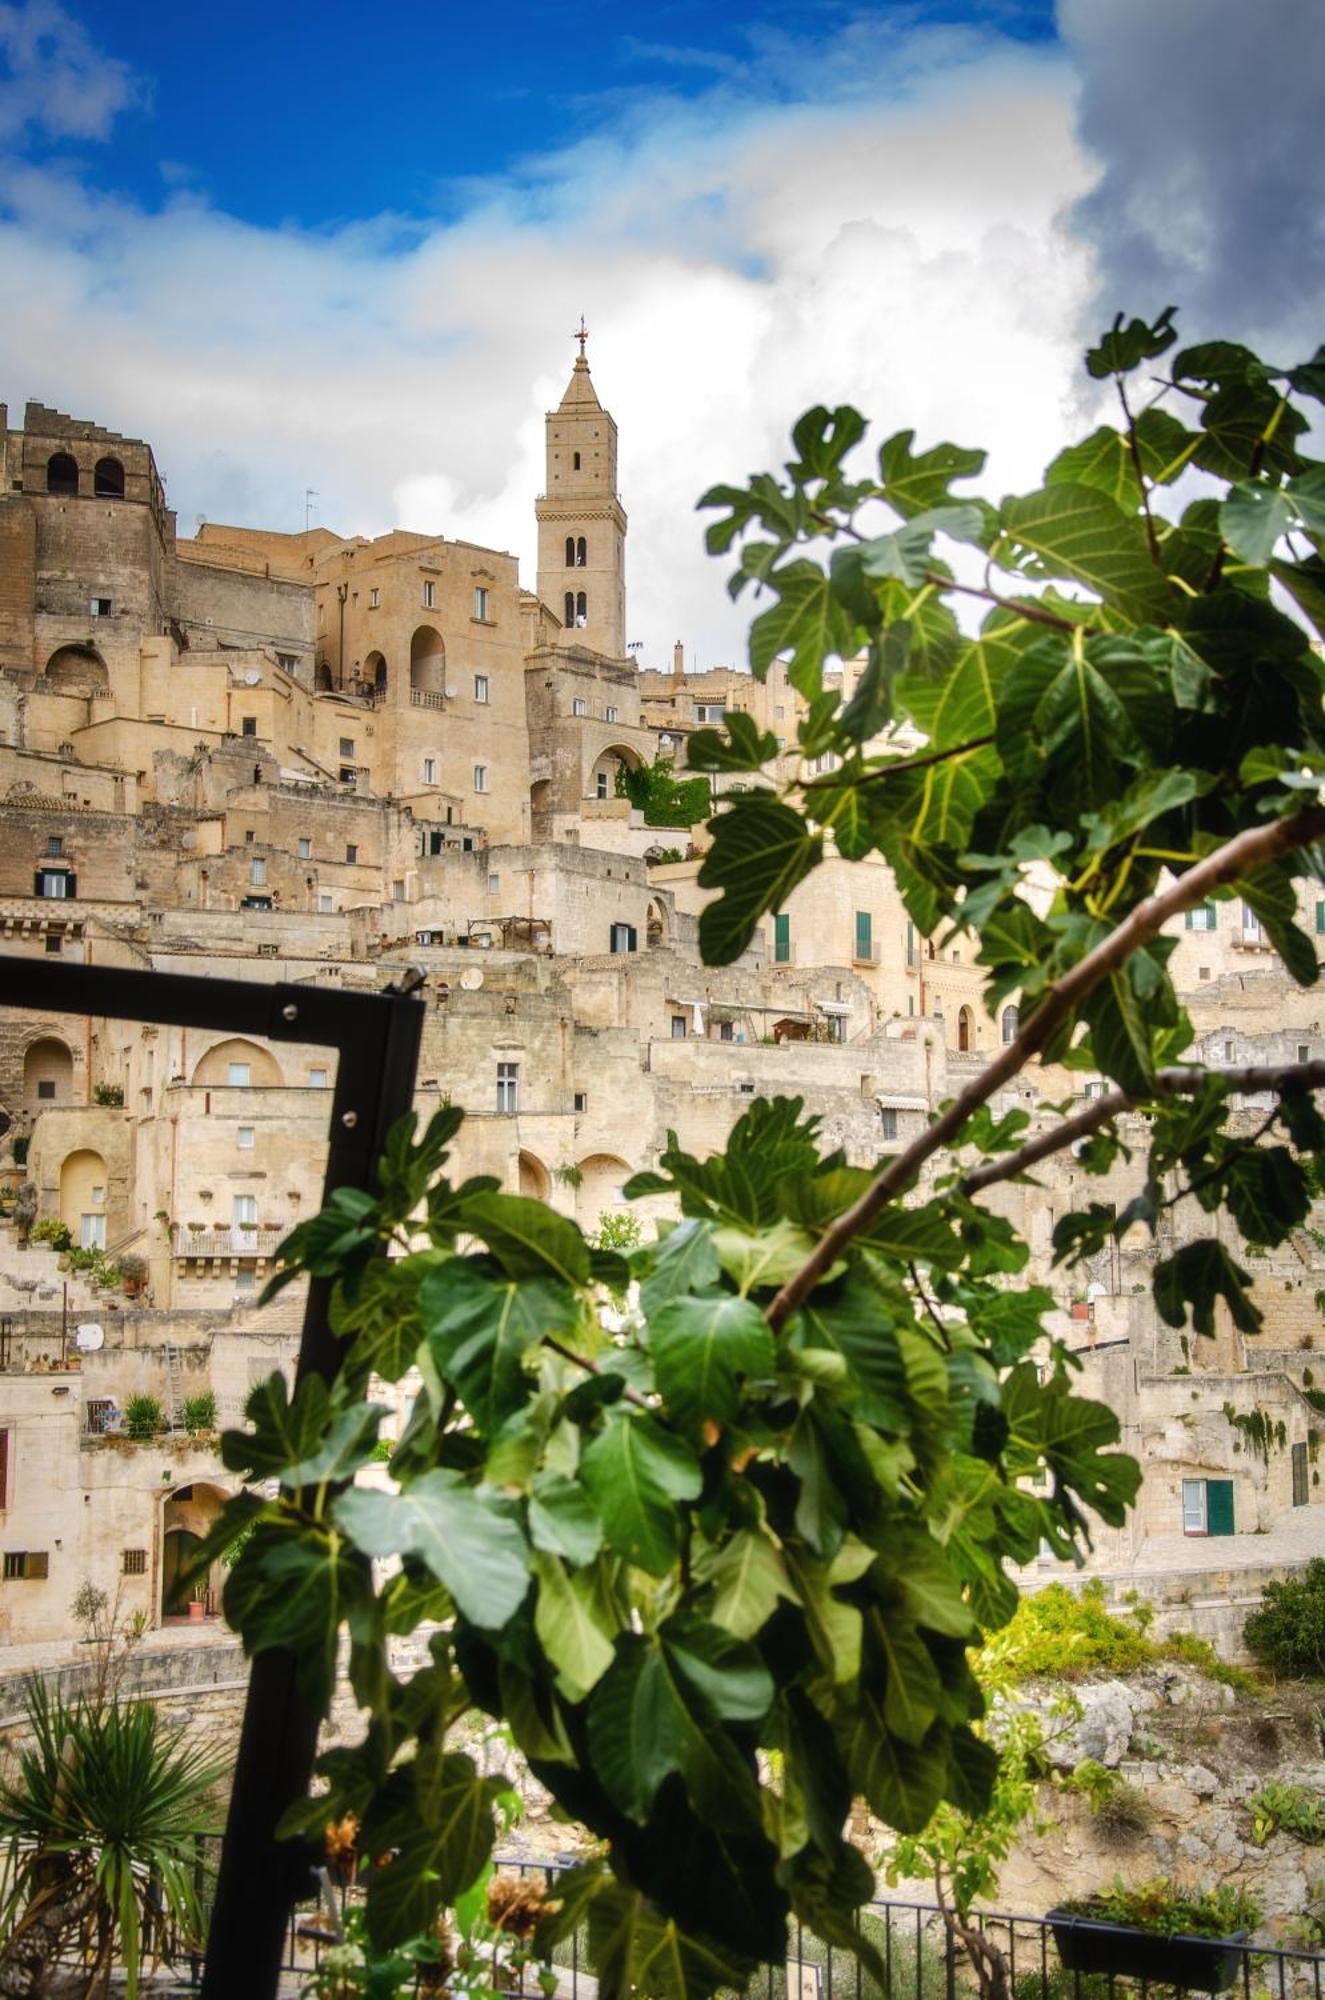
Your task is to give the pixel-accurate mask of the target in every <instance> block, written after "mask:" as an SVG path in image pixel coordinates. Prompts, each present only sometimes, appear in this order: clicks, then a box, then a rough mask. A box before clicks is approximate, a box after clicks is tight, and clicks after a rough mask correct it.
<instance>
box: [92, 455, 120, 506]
mask: <svg viewBox="0 0 1325 2000" xmlns="http://www.w3.org/2000/svg"><path fill="white" fill-rule="evenodd" d="M92 491H93V493H94V494H95V495H96V497H97V499H98V500H122V499H123V498H124V467H123V466H122V465H121V464H120V461H119V460H118V458H99V459H98V460H97V463H96V467H95V469H94V471H93V474H92Z"/></svg>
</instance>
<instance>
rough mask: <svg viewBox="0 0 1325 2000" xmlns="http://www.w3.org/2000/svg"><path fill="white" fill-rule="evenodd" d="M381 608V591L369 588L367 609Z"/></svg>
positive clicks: (376, 609)
mask: <svg viewBox="0 0 1325 2000" xmlns="http://www.w3.org/2000/svg"><path fill="white" fill-rule="evenodd" d="M381 608H382V593H381V591H380V590H376V589H374V590H370V591H369V593H368V609H369V610H370V611H380V610H381Z"/></svg>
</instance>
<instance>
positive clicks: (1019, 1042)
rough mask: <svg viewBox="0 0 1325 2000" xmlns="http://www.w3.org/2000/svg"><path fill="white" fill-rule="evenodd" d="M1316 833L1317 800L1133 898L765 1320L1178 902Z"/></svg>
mask: <svg viewBox="0 0 1325 2000" xmlns="http://www.w3.org/2000/svg"><path fill="white" fill-rule="evenodd" d="M1322 836H1325V806H1319V805H1316V806H1308V807H1306V808H1305V810H1303V811H1302V812H1299V813H1295V814H1294V815H1293V816H1292V817H1291V818H1288V819H1279V820H1273V821H1271V823H1270V824H1269V825H1268V826H1255V827H1250V828H1248V829H1247V831H1246V832H1245V833H1239V834H1235V835H1234V837H1233V839H1232V840H1229V841H1226V842H1225V843H1224V845H1223V846H1222V847H1219V848H1216V849H1215V851H1214V853H1213V854H1208V855H1207V856H1206V858H1205V860H1204V861H1198V862H1197V863H1196V866H1195V867H1194V868H1189V869H1188V870H1187V872H1186V874H1184V875H1180V876H1179V877H1178V879H1177V880H1176V881H1175V882H1173V883H1171V884H1170V885H1169V887H1168V888H1166V889H1163V890H1160V891H1158V892H1157V893H1156V894H1155V895H1153V896H1147V897H1146V898H1145V899H1144V901H1142V902H1140V903H1138V904H1137V906H1136V908H1135V909H1134V910H1132V911H1131V913H1130V914H1129V915H1128V916H1127V917H1125V918H1124V919H1123V921H1122V923H1121V924H1119V926H1118V928H1117V929H1116V930H1115V931H1113V932H1111V933H1110V935H1109V936H1108V937H1107V938H1105V939H1104V941H1103V942H1102V943H1101V944H1098V945H1096V947H1095V949H1094V951H1091V952H1088V953H1087V954H1086V956H1085V958H1083V959H1080V960H1079V961H1078V962H1077V964H1076V965H1074V966H1071V967H1070V968H1069V969H1068V971H1066V972H1065V973H1064V974H1063V975H1062V977H1061V978H1060V979H1059V980H1057V981H1056V982H1055V984H1054V985H1052V986H1051V987H1050V988H1049V990H1048V991H1047V993H1046V994H1045V996H1044V998H1043V1000H1042V1001H1041V1002H1040V1005H1039V1006H1038V1007H1037V1008H1036V1010H1035V1012H1034V1014H1032V1016H1031V1018H1030V1020H1029V1021H1028V1022H1027V1023H1026V1025H1025V1027H1024V1028H1023V1029H1022V1030H1021V1031H1020V1033H1019V1034H1018V1035H1017V1036H1016V1038H1015V1040H1013V1041H1011V1042H1009V1043H1008V1044H1007V1045H1006V1047H1004V1048H1002V1049H1000V1051H999V1053H998V1054H997V1055H996V1056H995V1057H994V1058H993V1060H992V1062H990V1063H988V1064H987V1065H986V1067H985V1068H984V1069H983V1070H982V1071H981V1072H980V1075H979V1076H977V1077H974V1078H972V1080H971V1082H970V1083H968V1084H967V1086H966V1088H965V1090H963V1091H962V1092H961V1093H960V1094H959V1095H958V1096H957V1097H956V1098H954V1100H953V1102H952V1103H951V1104H950V1105H949V1106H948V1108H947V1110H946V1111H942V1112H940V1113H939V1115H938V1117H937V1118H935V1119H934V1121H933V1122H932V1124H930V1125H928V1126H926V1128H925V1130H924V1131H923V1132H922V1133H920V1135H919V1136H918V1137H917V1138H915V1139H913V1140H912V1141H911V1143H910V1145H909V1146H906V1147H904V1148H903V1150H902V1151H901V1152H900V1153H898V1154H896V1155H895V1156H894V1157H893V1159H891V1160H890V1161H889V1162H888V1165H887V1166H886V1167H884V1168H883V1170H882V1172H880V1173H879V1174H877V1175H876V1176H875V1178H874V1180H873V1181H872V1182H871V1183H870V1185H869V1187H867V1188H866V1190H865V1192H864V1194H863V1195H861V1197H860V1199H859V1200H858V1201H855V1202H853V1203H852V1205H851V1207H850V1208H848V1209H847V1210H846V1211H845V1213H843V1214H842V1215H839V1216H838V1218H837V1220H836V1221H835V1222H834V1223H833V1224H832V1226H831V1227H830V1228H829V1229H826V1230H825V1231H824V1233H823V1235H822V1236H821V1237H820V1239H819V1241H818V1243H817V1244H816V1245H815V1247H814V1249H813V1250H812V1251H811V1253H810V1255H809V1256H808V1257H807V1258H806V1260H805V1262H804V1263H803V1264H802V1265H801V1267H800V1269H799V1271H797V1272H796V1274H795V1276H794V1277H792V1278H789V1279H788V1280H787V1282H786V1284H785V1285H784V1286H783V1287H782V1289H781V1291H779V1292H778V1293H777V1295H776V1296H775V1298H774V1299H773V1300H772V1302H771V1304H770V1305H769V1308H768V1311H767V1314H766V1318H767V1320H768V1323H769V1325H770V1326H771V1327H773V1328H774V1330H776V1329H777V1328H778V1327H780V1326H781V1325H782V1324H783V1322H784V1321H785V1320H786V1319H788V1318H789V1317H790V1315H791V1314H792V1313H793V1312H795V1310H796V1308H797V1307H798V1306H799V1305H800V1303H801V1300H802V1299H804V1298H806V1297H808V1295H809V1293H811V1292H812V1291H813V1290H814V1287H815V1286H816V1285H817V1284H818V1282H819V1280H820V1279H821V1278H822V1277H823V1275H824V1273H825V1271H827V1270H829V1269H830V1268H831V1266H832V1265H833V1264H834V1263H835V1262H836V1261H837V1258H838V1257H839V1256H840V1255H841V1253H842V1251H843V1250H844V1249H845V1248H846V1246H847V1244H848V1243H849V1242H850V1241H851V1239H852V1237H853V1236H855V1235H857V1234H858V1233H859V1231H860V1230H862V1229H864V1228H866V1227H867V1226H868V1224H869V1223H871V1222H872V1221H873V1220H874V1218H875V1216H876V1215H877V1214H878V1213H879V1211H880V1209H882V1208H884V1207H885V1206H886V1205H887V1203H888V1202H889V1201H890V1200H891V1199H892V1198H893V1196H894V1195H898V1194H901V1193H902V1191H903V1190H904V1189H905V1188H906V1187H908V1186H909V1185H910V1183H911V1181H912V1180H913V1179H914V1177H915V1175H916V1173H917V1172H918V1171H919V1169H920V1168H921V1167H922V1166H923V1165H924V1163H925V1161H926V1160H928V1159H929V1158H930V1157H931V1156H932V1155H933V1154H934V1153H937V1152H938V1151H939V1149H940V1147H943V1146H946V1145H948V1144H949V1143H950V1142H951V1141H952V1140H953V1139H955V1138H956V1136H957V1134H958V1133H959V1132H960V1131H961V1129H962V1127H963V1126H964V1125H965V1124H966V1121H967V1120H968V1118H970V1117H971V1116H972V1114H973V1113H974V1112H976V1111H978V1110H979V1109H980V1106H981V1105H982V1104H986V1103H987V1102H988V1101H989V1099H990V1098H991V1097H992V1096H993V1095H994V1092H995V1091H996V1090H1000V1089H1002V1087H1003V1085H1004V1084H1005V1083H1008V1082H1010V1081H1011V1079H1012V1078H1013V1077H1014V1076H1016V1075H1017V1074H1018V1073H1019V1071H1020V1070H1022V1069H1023V1068H1024V1067H1025V1065H1026V1063H1027V1062H1028V1061H1029V1060H1030V1058H1031V1057H1032V1056H1033V1055H1038V1054H1039V1052H1040V1050H1041V1049H1042V1048H1043V1047H1044V1045H1045V1043H1046V1042H1047V1041H1048V1040H1049V1038H1050V1036H1051V1035H1052V1034H1053V1032H1054V1030H1055V1029H1056V1028H1057V1027H1058V1025H1059V1023H1060V1022H1061V1021H1062V1020H1063V1019H1064V1018H1065V1017H1066V1016H1067V1015H1068V1014H1070V1013H1071V1012H1072V1009H1073V1008H1074V1007H1076V1006H1077V1005H1078V1003H1079V1002H1080V1001H1082V1000H1084V999H1085V998H1086V996H1087V995H1088V994H1090V993H1093V992H1094V990H1095V988H1096V987H1097V986H1098V985H1099V984H1100V981H1101V980H1103V979H1107V978H1108V977H1109V975H1110V974H1111V973H1113V972H1116V971H1117V970H1118V968H1119V967H1120V966H1122V965H1125V964H1126V962H1127V960H1128V959H1129V958H1130V957H1131V955H1132V953H1133V952H1134V951H1136V950H1137V948H1138V947H1139V946H1140V945H1143V944H1145V943H1146V941H1147V940H1148V939H1149V938H1152V937H1154V936H1155V934H1156V933H1157V932H1158V931H1160V930H1162V929H1163V927H1164V925H1165V924H1166V923H1168V921H1169V919H1170V918H1171V917H1176V916H1180V915H1181V914H1182V912H1183V911H1184V910H1190V909H1193V908H1194V907H1195V906H1196V904H1198V903H1203V902H1204V901H1205V900H1206V898H1207V897H1208V896H1209V895H1210V894H1211V892H1212V891H1213V890H1215V889H1222V888H1223V887H1225V885H1226V884H1227V883H1230V882H1236V881H1237V880H1239V878H1240V877H1241V876H1243V875H1247V874H1250V873H1251V872H1252V871H1253V870H1254V869H1257V868H1262V867H1264V866H1265V864H1266V863H1267V862H1270V861H1276V860H1278V859H1279V857H1280V856H1281V855H1283V854H1292V853H1293V852H1295V851H1296V849H1298V848H1300V847H1307V846H1309V845H1310V844H1311V842H1312V841H1314V840H1319V839H1320V838H1321V837H1322ZM1196 1073H1197V1074H1203V1072H1199V1071H1198V1072H1196Z"/></svg>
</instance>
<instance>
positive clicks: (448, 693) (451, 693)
mask: <svg viewBox="0 0 1325 2000" xmlns="http://www.w3.org/2000/svg"><path fill="white" fill-rule="evenodd" d="M455 697H456V690H455V689H454V688H448V689H447V690H446V699H447V700H448V701H454V700H455Z"/></svg>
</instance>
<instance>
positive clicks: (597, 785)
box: [594, 771, 607, 799]
mask: <svg viewBox="0 0 1325 2000" xmlns="http://www.w3.org/2000/svg"><path fill="white" fill-rule="evenodd" d="M594 797H595V798H599V799H605V798H606V797H607V773H606V771H598V772H596V773H595V775H594Z"/></svg>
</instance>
